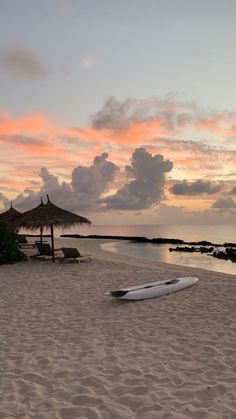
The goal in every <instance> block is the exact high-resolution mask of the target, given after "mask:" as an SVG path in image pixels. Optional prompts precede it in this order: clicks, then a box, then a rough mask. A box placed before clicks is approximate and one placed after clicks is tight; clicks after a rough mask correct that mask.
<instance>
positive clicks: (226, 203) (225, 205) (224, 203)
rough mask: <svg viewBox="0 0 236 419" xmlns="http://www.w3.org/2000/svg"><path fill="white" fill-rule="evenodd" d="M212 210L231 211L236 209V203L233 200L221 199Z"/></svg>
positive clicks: (214, 204)
mask: <svg viewBox="0 0 236 419" xmlns="http://www.w3.org/2000/svg"><path fill="white" fill-rule="evenodd" d="M212 208H219V209H231V208H236V202H235V201H234V200H233V198H219V199H217V200H216V201H215V202H214V203H213V204H212Z"/></svg>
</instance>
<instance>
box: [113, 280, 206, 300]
mask: <svg viewBox="0 0 236 419" xmlns="http://www.w3.org/2000/svg"><path fill="white" fill-rule="evenodd" d="M197 281H198V278H195V277H185V278H176V279H169V280H167V281H159V282H149V283H148V284H143V285H137V286H133V287H129V288H122V289H120V290H117V291H109V292H106V293H105V296H106V297H109V298H118V299H119V300H145V299H146V298H154V297H160V296H161V295H166V294H170V293H171V292H175V291H179V290H182V289H183V288H186V287H190V285H193V284H195V283H196V282H197Z"/></svg>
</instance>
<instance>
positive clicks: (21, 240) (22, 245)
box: [16, 235, 36, 249]
mask: <svg viewBox="0 0 236 419" xmlns="http://www.w3.org/2000/svg"><path fill="white" fill-rule="evenodd" d="M16 240H17V241H18V243H19V245H20V248H21V249H30V248H32V249H34V248H35V247H36V245H35V244H34V243H29V242H28V240H27V238H26V237H25V236H18V235H17V237H16Z"/></svg>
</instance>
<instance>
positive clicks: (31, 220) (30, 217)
mask: <svg viewBox="0 0 236 419" xmlns="http://www.w3.org/2000/svg"><path fill="white" fill-rule="evenodd" d="M78 224H80V225H81V224H89V225H90V224H91V221H89V220H88V219H87V218H85V217H81V216H80V215H77V214H74V213H72V212H70V211H67V210H64V209H62V208H60V207H58V206H57V205H55V204H53V203H52V202H51V201H50V200H49V198H48V202H47V204H44V203H43V201H42V200H41V203H40V204H39V205H38V206H37V207H35V208H33V209H31V210H29V211H26V212H24V213H23V214H22V215H21V216H20V217H18V218H17V220H16V221H15V225H16V227H22V228H25V229H27V230H31V231H32V230H37V229H39V228H42V227H43V228H51V226H52V225H53V226H54V227H57V228H68V227H73V226H74V225H78Z"/></svg>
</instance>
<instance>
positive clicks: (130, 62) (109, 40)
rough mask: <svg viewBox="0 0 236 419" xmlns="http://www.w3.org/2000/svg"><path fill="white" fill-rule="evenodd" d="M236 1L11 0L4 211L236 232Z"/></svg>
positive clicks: (1, 133)
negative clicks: (43, 203)
mask: <svg viewBox="0 0 236 419" xmlns="http://www.w3.org/2000/svg"><path fill="white" fill-rule="evenodd" d="M235 16H236V2H235V0H204V1H203V0H199V1H195V0H49V1H48V0H40V1H37V0H21V1H18V0H2V1H0V34H1V36H0V86H1V95H0V210H2V211H3V210H5V209H8V208H9V205H10V201H12V202H13V206H14V207H15V208H16V209H18V210H20V211H23V210H27V209H30V208H32V206H35V205H37V204H38V203H39V202H40V197H41V196H42V197H43V198H44V199H45V197H46V194H47V193H48V194H49V195H50V198H51V200H52V201H53V202H54V203H56V204H58V205H60V206H62V207H64V208H66V209H70V210H72V211H74V212H77V213H79V214H81V215H84V216H86V217H88V218H90V219H91V220H92V221H93V223H94V224H129V223H132V224H154V223H162V224H163V223H164V224H168V223H171V224H175V223H176V224H181V223H182V224H185V223H186V224H187V223H188V224H189V223H193V224H198V223H199V224H202V223H203V224H207V223H213V224H214V223H222V224H223V223H232V224H233V223H234V224H236V93H235V92H236V72H235V69H236V54H235V51H236V26H235Z"/></svg>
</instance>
